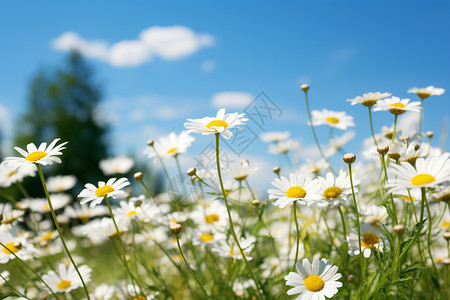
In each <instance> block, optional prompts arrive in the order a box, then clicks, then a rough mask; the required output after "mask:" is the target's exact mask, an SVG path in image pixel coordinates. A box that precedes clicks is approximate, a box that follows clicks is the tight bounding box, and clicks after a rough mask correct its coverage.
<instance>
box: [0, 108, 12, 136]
mask: <svg viewBox="0 0 450 300" xmlns="http://www.w3.org/2000/svg"><path fill="white" fill-rule="evenodd" d="M10 115H11V113H10V112H9V110H8V109H7V108H6V107H4V106H1V105H0V132H1V133H2V135H6V136H9V135H10V134H11V131H12V121H11V118H10Z"/></svg>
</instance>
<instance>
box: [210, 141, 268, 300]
mask: <svg viewBox="0 0 450 300" xmlns="http://www.w3.org/2000/svg"><path fill="white" fill-rule="evenodd" d="M219 140H220V133H216V163H217V174H218V177H219V183H220V188H221V190H222V195H223V200H224V201H225V206H226V207H227V213H228V219H229V220H230V229H231V233H232V235H233V238H234V241H235V242H236V245H237V246H238V248H239V250H240V251H241V254H242V258H243V259H244V261H245V265H246V266H247V270H248V272H249V274H250V276H251V277H252V279H253V281H254V282H255V286H256V291H257V293H258V298H259V299H261V300H262V299H264V297H263V296H262V294H261V291H260V285H259V282H258V281H257V280H256V277H255V275H254V274H253V271H252V268H251V267H250V264H249V262H248V260H247V258H246V257H245V253H244V250H243V249H242V247H241V244H240V243H239V239H238V237H237V235H236V232H235V230H234V225H233V219H232V218H231V212H230V206H229V204H228V200H227V195H226V193H225V188H224V187H223V181H222V175H221V171H220V158H219ZM242 230H244V228H242Z"/></svg>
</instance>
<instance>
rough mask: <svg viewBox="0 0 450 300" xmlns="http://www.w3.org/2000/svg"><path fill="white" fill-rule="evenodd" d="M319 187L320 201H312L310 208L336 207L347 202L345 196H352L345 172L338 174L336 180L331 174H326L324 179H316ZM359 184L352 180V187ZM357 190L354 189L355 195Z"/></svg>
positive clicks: (348, 178)
mask: <svg viewBox="0 0 450 300" xmlns="http://www.w3.org/2000/svg"><path fill="white" fill-rule="evenodd" d="M318 180H319V184H320V187H321V191H320V193H321V194H322V199H320V200H312V201H311V202H310V206H311V207H313V208H326V207H336V206H339V205H340V203H342V202H344V201H347V196H349V195H351V194H352V190H351V183H350V176H349V175H348V174H347V173H346V172H342V171H341V172H340V174H339V176H338V177H337V178H335V177H334V175H333V174H332V173H331V172H328V173H327V174H326V178H324V177H318ZM358 184H359V181H358V180H355V179H353V185H354V186H356V185H358ZM357 191H358V190H357V189H356V188H355V193H356V192H357Z"/></svg>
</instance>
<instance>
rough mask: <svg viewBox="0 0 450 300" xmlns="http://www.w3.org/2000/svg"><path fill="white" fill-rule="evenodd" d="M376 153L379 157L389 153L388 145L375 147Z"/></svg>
mask: <svg viewBox="0 0 450 300" xmlns="http://www.w3.org/2000/svg"><path fill="white" fill-rule="evenodd" d="M377 151H378V153H380V154H381V155H386V154H387V153H388V152H389V146H388V145H380V146H378V147H377Z"/></svg>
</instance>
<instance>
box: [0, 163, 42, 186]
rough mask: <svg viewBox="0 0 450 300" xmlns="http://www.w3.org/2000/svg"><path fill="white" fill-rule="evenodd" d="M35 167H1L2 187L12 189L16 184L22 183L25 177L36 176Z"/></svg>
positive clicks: (3, 165)
mask: <svg viewBox="0 0 450 300" xmlns="http://www.w3.org/2000/svg"><path fill="white" fill-rule="evenodd" d="M36 171H37V169H36V166H35V165H23V166H21V167H20V168H17V167H15V166H14V165H11V164H1V165H0V187H4V188H6V187H10V186H11V185H12V184H14V183H16V182H22V181H23V179H24V178H25V177H28V176H31V177H34V176H35V175H36Z"/></svg>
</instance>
